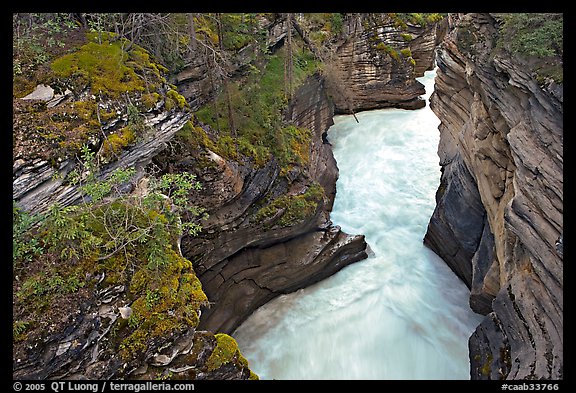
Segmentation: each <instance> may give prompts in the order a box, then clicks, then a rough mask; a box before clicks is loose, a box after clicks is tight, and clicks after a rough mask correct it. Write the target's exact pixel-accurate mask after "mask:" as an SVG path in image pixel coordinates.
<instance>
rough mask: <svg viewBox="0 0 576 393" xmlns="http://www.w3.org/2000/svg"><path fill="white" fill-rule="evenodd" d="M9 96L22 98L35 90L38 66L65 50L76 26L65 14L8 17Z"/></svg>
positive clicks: (28, 14)
mask: <svg viewBox="0 0 576 393" xmlns="http://www.w3.org/2000/svg"><path fill="white" fill-rule="evenodd" d="M12 22H13V23H12V28H13V35H12V49H13V51H12V56H13V62H12V64H13V78H14V81H15V83H14V84H13V93H14V95H15V96H16V97H23V96H24V95H26V94H28V93H30V92H32V89H34V87H35V86H36V83H35V82H36V79H37V78H36V76H35V75H36V74H37V73H38V72H39V70H40V68H41V66H42V65H43V64H44V63H46V62H47V61H50V60H51V59H52V58H54V56H56V55H57V54H59V53H61V52H62V51H63V50H65V49H66V48H65V46H66V39H67V37H69V36H73V35H74V33H75V31H76V30H77V28H78V26H77V25H76V24H75V23H74V21H73V20H72V18H71V14H69V13H46V14H43V13H21V14H12Z"/></svg>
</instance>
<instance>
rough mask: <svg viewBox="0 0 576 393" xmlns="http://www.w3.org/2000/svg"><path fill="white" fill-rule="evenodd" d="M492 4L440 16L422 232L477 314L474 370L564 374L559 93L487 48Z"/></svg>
mask: <svg viewBox="0 0 576 393" xmlns="http://www.w3.org/2000/svg"><path fill="white" fill-rule="evenodd" d="M498 35H499V19H498V17H497V16H494V15H480V14H468V15H464V16H456V15H454V16H451V17H450V26H449V33H448V35H447V37H446V39H445V40H444V42H443V43H442V45H441V48H440V50H439V52H438V59H437V64H438V74H437V79H436V88H435V92H434V94H433V96H432V99H431V107H432V109H433V110H434V112H435V113H436V114H437V115H438V117H439V118H440V120H441V125H440V126H439V129H440V145H439V149H438V153H439V156H440V165H441V166H442V178H441V184H440V187H439V189H438V192H437V194H436V200H437V206H436V209H435V211H434V214H433V216H432V218H431V220H430V224H429V226H428V231H427V233H426V237H425V239H424V241H425V244H427V245H428V246H430V247H431V248H432V249H433V250H434V251H435V252H436V253H438V255H440V256H441V257H442V258H443V259H444V260H445V261H446V262H447V263H448V264H449V266H450V267H451V268H452V269H453V270H454V271H455V272H456V274H457V275H458V276H459V277H460V278H461V279H462V280H463V281H464V282H465V283H466V284H467V285H468V287H469V288H470V289H471V296H470V305H471V307H472V309H473V310H475V311H477V312H479V313H482V314H485V315H486V318H485V319H484V320H483V322H482V323H481V324H480V326H478V328H477V329H476V331H475V332H474V334H473V335H472V337H471V338H470V342H469V347H470V361H471V377H472V378H473V379H477V378H479V379H486V378H489V379H533V378H536V379H539V378H544V379H559V378H562V377H563V292H562V291H563V252H562V238H563V150H562V148H563V123H562V116H563V94H562V85H561V84H560V85H558V84H557V83H556V82H554V81H552V80H551V79H550V80H546V81H544V83H540V84H539V83H538V82H537V80H536V79H535V77H534V74H532V73H531V72H530V71H529V70H530V67H529V66H528V65H527V64H526V63H524V62H523V60H522V59H521V58H519V57H517V56H510V54H509V53H508V52H506V51H503V50H498V48H497V45H496V44H497V39H498Z"/></svg>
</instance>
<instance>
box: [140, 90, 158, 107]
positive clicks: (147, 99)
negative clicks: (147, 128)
mask: <svg viewBox="0 0 576 393" xmlns="http://www.w3.org/2000/svg"><path fill="white" fill-rule="evenodd" d="M161 99H162V96H161V95H160V94H158V93H156V92H153V93H146V94H142V99H141V101H142V105H144V110H147V111H149V110H152V109H154V108H155V107H156V104H158V102H160V100H161Z"/></svg>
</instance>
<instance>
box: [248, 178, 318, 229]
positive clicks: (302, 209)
mask: <svg viewBox="0 0 576 393" xmlns="http://www.w3.org/2000/svg"><path fill="white" fill-rule="evenodd" d="M323 198H324V189H323V188H322V186H321V185H320V184H318V183H313V184H312V185H311V186H310V187H308V189H307V190H306V192H304V193H303V194H300V195H282V196H280V197H278V198H276V199H274V200H273V201H272V202H270V203H269V204H268V205H266V206H264V207H262V208H261V209H260V210H258V211H257V212H256V214H254V220H255V221H256V222H264V225H265V226H267V227H269V226H273V225H278V226H281V227H285V226H292V225H295V224H298V223H300V222H302V221H303V220H304V219H305V218H307V217H311V216H312V215H314V214H315V213H316V210H317V208H318V204H319V203H320V201H322V199H323Z"/></svg>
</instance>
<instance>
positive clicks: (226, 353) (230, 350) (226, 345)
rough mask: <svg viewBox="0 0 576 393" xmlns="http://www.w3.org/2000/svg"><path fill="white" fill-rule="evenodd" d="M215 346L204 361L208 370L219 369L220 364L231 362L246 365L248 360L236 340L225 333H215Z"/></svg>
mask: <svg viewBox="0 0 576 393" xmlns="http://www.w3.org/2000/svg"><path fill="white" fill-rule="evenodd" d="M214 337H215V338H216V347H215V348H214V350H213V351H212V353H211V354H210V357H209V358H208V360H207V361H206V367H207V368H208V371H214V370H217V369H219V368H220V367H221V366H222V365H224V364H227V363H230V362H233V363H234V364H236V365H238V366H241V367H248V361H247V360H246V358H244V356H242V354H241V353H240V349H239V348H238V344H237V343H236V340H234V339H233V338H232V337H230V336H229V335H227V334H223V333H219V334H215V335H214Z"/></svg>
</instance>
